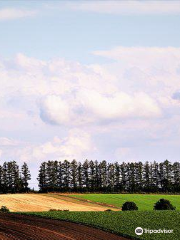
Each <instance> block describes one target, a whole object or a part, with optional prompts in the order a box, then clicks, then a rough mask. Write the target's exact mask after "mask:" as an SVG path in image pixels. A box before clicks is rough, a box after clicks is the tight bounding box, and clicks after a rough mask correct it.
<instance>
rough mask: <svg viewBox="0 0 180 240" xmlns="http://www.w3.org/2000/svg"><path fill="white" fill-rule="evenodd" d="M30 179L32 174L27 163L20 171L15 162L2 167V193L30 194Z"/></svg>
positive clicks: (6, 163)
mask: <svg viewBox="0 0 180 240" xmlns="http://www.w3.org/2000/svg"><path fill="white" fill-rule="evenodd" d="M30 179H31V174H30V171H29V168H28V165H27V164H26V163H24V164H23V165H22V167H21V168H20V169H19V166H18V165H17V163H16V162H15V161H11V162H4V164H3V165H2V166H1V165H0V193H20V192H28V191H29V190H30V189H29V187H28V181H29V180H30Z"/></svg>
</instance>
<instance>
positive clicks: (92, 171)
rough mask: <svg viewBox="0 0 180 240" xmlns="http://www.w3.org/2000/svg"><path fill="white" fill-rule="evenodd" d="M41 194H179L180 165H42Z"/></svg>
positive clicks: (85, 163)
mask: <svg viewBox="0 0 180 240" xmlns="http://www.w3.org/2000/svg"><path fill="white" fill-rule="evenodd" d="M38 181H39V188H40V191H41V192H48V191H59V192H63V191H64V192H65V191H75V192H86V191H88V192H180V163H179V162H175V163H173V164H172V163H170V162H169V161H168V160H166V161H164V162H161V163H157V162H152V163H149V162H145V163H142V162H136V163H124V162H123V163H121V164H119V163H118V162H115V163H107V162H106V161H102V162H98V161H88V160H86V161H84V162H83V163H81V162H77V161H76V160H73V161H72V162H69V161H67V160H65V161H63V162H59V161H48V162H43V163H42V164H41V166H40V169H39V175H38Z"/></svg>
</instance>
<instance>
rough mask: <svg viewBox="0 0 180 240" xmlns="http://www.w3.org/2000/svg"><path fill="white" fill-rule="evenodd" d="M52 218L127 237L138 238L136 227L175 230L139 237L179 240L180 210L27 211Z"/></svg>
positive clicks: (151, 239) (154, 239)
mask: <svg viewBox="0 0 180 240" xmlns="http://www.w3.org/2000/svg"><path fill="white" fill-rule="evenodd" d="M26 214H31V215H34V216H41V217H46V218H51V219H59V220H66V221H67V220H68V221H72V222H77V223H83V224H87V225H90V226H94V227H97V228H101V229H103V230H106V231H110V232H113V233H116V234H118V235H121V236H125V237H132V238H136V239H137V235H136V234H135V232H134V230H135V228H136V227H142V228H147V229H167V230H170V229H172V230H173V233H171V234H170V233H169V234H143V235H141V236H138V239H145V240H146V239H147V240H157V239H158V240H161V239H162V240H166V239H167V240H169V239H172V240H179V236H180V228H179V225H180V212H179V211H134V212H122V211H121V212H39V213H26Z"/></svg>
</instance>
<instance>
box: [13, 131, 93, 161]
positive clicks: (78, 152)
mask: <svg viewBox="0 0 180 240" xmlns="http://www.w3.org/2000/svg"><path fill="white" fill-rule="evenodd" d="M94 151H96V148H95V147H94V146H93V143H92V141H91V136H90V134H89V133H87V132H85V131H83V130H80V129H71V130H70V131H69V132H68V135H67V137H64V138H62V139H61V138H59V137H54V138H53V139H52V141H48V142H45V143H43V144H39V145H35V146H33V145H29V146H26V147H24V148H22V149H19V150H17V152H16V156H17V157H18V159H20V160H21V161H34V162H36V161H38V160H41V161H47V160H51V159H54V160H55V159H56V160H65V159H67V160H73V159H77V160H84V159H86V158H88V156H89V154H90V152H91V153H93V152H94Z"/></svg>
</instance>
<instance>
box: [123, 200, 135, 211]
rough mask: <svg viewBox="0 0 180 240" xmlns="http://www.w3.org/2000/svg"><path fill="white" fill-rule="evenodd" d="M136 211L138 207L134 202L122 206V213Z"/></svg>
mask: <svg viewBox="0 0 180 240" xmlns="http://www.w3.org/2000/svg"><path fill="white" fill-rule="evenodd" d="M134 210H138V207H137V205H136V204H135V203H134V202H125V203H124V204H123V205H122V211H134Z"/></svg>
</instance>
